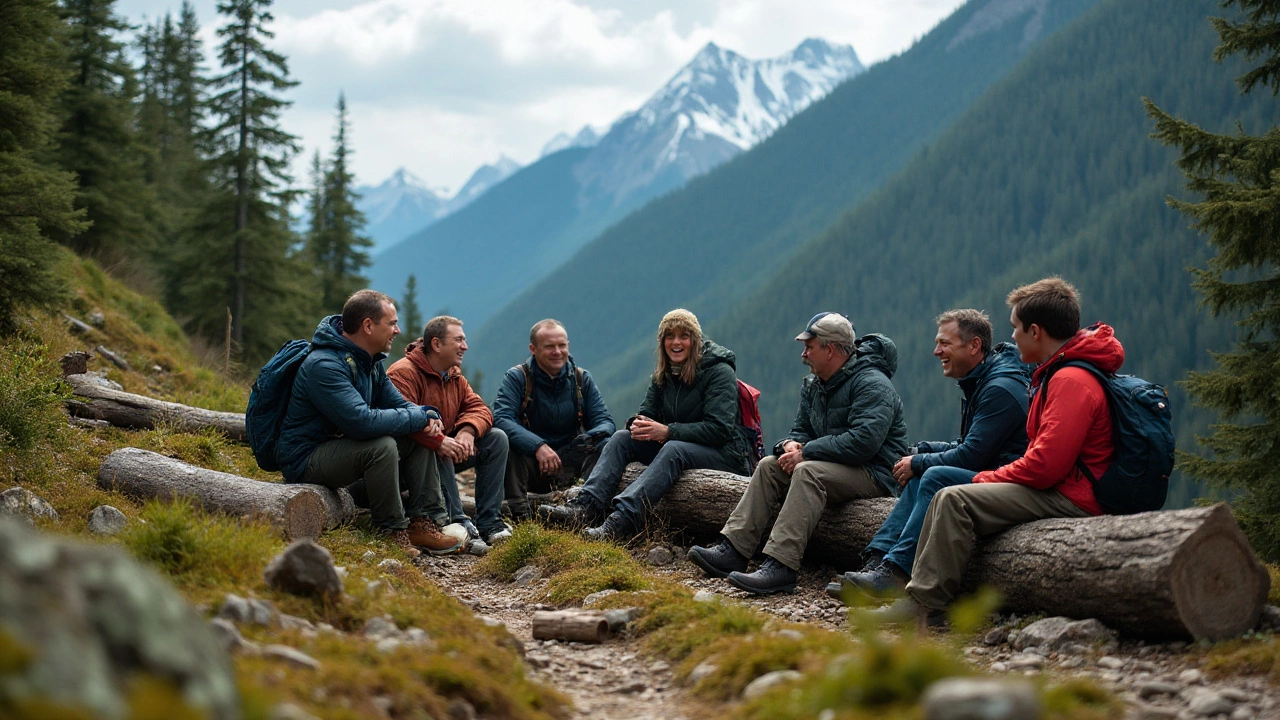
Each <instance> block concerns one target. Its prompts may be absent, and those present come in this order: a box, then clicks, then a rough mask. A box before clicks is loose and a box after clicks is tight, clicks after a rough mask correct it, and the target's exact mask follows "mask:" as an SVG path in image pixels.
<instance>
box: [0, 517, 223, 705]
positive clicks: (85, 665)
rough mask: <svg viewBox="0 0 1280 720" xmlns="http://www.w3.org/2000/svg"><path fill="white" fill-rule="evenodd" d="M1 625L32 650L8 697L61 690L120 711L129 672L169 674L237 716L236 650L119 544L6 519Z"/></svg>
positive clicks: (0, 566)
mask: <svg viewBox="0 0 1280 720" xmlns="http://www.w3.org/2000/svg"><path fill="white" fill-rule="evenodd" d="M0 627H3V628H4V629H5V632H6V633H7V634H8V635H9V636H10V638H11V639H12V642H13V643H14V644H15V645H17V646H18V647H20V648H27V649H29V650H31V651H32V652H33V655H32V658H31V661H30V664H29V665H27V666H26V667H25V668H22V669H16V670H14V671H13V672H8V673H7V674H6V679H5V685H4V688H5V690H4V692H5V695H6V696H7V699H10V701H13V700H17V701H21V700H24V699H37V698H48V699H55V700H56V701H57V702H58V703H61V704H67V705H78V706H81V707H82V708H84V709H85V710H86V711H87V713H88V714H89V715H91V716H93V717H103V718H121V717H125V716H126V715H127V714H128V713H129V706H128V700H127V698H128V694H129V690H130V688H131V683H132V681H133V680H134V679H135V678H136V677H138V676H139V675H142V674H147V675H152V676H155V677H160V678H165V679H167V680H168V681H170V682H171V683H172V684H173V687H174V688H175V689H176V690H177V692H179V693H180V694H181V696H182V697H183V699H184V700H185V701H186V702H187V703H188V704H190V705H191V706H192V707H193V708H196V709H199V710H201V711H202V712H203V714H204V715H206V716H207V717H210V718H215V719H217V720H229V719H230V718H238V717H240V712H241V705H240V698H239V694H238V691H237V689H236V682H235V676H234V673H233V672H232V668H231V662H230V659H229V658H228V657H227V653H226V651H224V650H223V649H222V646H221V644H220V643H219V641H218V638H217V636H216V635H215V634H214V631H213V630H212V629H211V628H210V627H209V624H208V622H206V621H205V619H204V618H202V617H201V616H200V615H199V613H197V612H196V611H195V609H194V608H192V607H191V606H190V605H189V604H187V602H186V600H184V599H183V598H182V596H181V595H180V594H179V593H178V592H177V591H176V590H174V589H173V587H172V586H171V585H170V584H169V583H168V582H167V581H166V580H164V579H163V578H161V577H160V576H159V575H158V574H156V572H155V571H154V570H152V569H150V568H148V567H145V566H143V565H142V564H140V563H138V562H137V561H136V560H134V559H133V558H131V557H129V556H128V555H127V554H126V553H124V552H122V551H120V550H119V549H118V548H114V547H108V546H104V545H84V544H80V543H77V542H74V541H71V540H68V539H66V538H59V537H55V536H50V535H43V534H41V533H39V532H36V531H34V530H32V529H30V528H29V527H27V526H26V525H25V524H24V523H22V522H18V521H14V520H11V519H6V518H0Z"/></svg>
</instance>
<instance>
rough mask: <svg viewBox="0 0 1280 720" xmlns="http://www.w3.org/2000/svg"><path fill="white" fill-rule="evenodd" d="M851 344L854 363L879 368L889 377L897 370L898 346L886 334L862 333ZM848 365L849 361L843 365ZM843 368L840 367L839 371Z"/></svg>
mask: <svg viewBox="0 0 1280 720" xmlns="http://www.w3.org/2000/svg"><path fill="white" fill-rule="evenodd" d="M853 346H854V354H853V355H854V357H855V358H857V362H856V363H855V365H869V366H870V367H873V368H876V369H878V370H880V371H881V372H883V373H884V374H885V376H887V377H888V378H890V379H892V378H893V374H894V373H896V372H898V346H897V345H895V344H894V343H893V341H892V340H890V339H889V337H888V336H887V335H881V334H880V333H871V334H870V335H863V336H862V337H860V338H858V339H857V340H855V341H854V343H853ZM848 366H849V363H845V367H848ZM843 369H844V368H841V371H843ZM837 372H840V371H837Z"/></svg>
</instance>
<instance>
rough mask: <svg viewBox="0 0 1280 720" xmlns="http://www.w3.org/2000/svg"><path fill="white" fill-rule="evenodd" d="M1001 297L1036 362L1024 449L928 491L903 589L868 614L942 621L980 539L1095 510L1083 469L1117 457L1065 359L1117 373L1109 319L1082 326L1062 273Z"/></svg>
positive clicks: (1104, 417) (1097, 472) (1098, 407)
mask: <svg viewBox="0 0 1280 720" xmlns="http://www.w3.org/2000/svg"><path fill="white" fill-rule="evenodd" d="M1006 302H1007V303H1008V305H1009V308H1010V313H1009V322H1010V324H1011V325H1012V326H1013V341H1014V342H1015V343H1016V344H1017V346H1018V352H1019V353H1020V355H1021V357H1022V361H1023V362H1026V363H1033V364H1035V365H1038V367H1037V368H1036V370H1035V373H1034V374H1033V375H1032V378H1031V404H1030V407H1029V408H1028V410H1027V438H1028V441H1027V451H1026V454H1024V455H1023V456H1022V457H1020V458H1018V459H1017V460H1014V461H1013V462H1011V463H1009V464H1008V465H1005V466H1003V467H1001V468H998V469H995V470H984V471H982V472H973V471H970V470H966V471H964V472H965V473H966V474H968V475H969V476H970V482H969V483H966V484H962V485H956V486H954V487H948V488H943V489H942V490H941V491H939V492H938V494H937V495H935V496H934V498H933V502H932V503H930V504H929V510H928V512H927V513H925V517H924V525H923V527H922V529H921V532H920V543H919V547H918V548H917V549H916V557H915V565H914V567H913V568H912V573H911V581H910V582H908V583H907V586H906V595H905V596H904V597H902V598H900V599H899V600H897V601H896V602H894V603H893V604H892V605H890V606H889V607H887V608H881V609H879V610H876V611H873V613H872V616H873V617H874V618H875V619H878V620H881V621H884V622H905V621H909V620H911V619H915V620H916V621H917V622H918V623H920V624H928V625H941V624H943V623H944V622H945V611H946V609H947V607H948V606H949V605H950V604H951V603H952V601H954V600H955V599H956V597H957V596H958V595H959V593H960V581H961V578H962V576H963V575H964V571H965V568H966V566H967V565H968V564H969V557H970V555H972V553H973V545H974V542H975V541H976V540H977V539H978V538H980V537H986V536H988V535H992V534H994V533H998V532H1000V531H1002V530H1007V529H1008V528H1010V527H1013V526H1015V525H1020V524H1022V523H1028V522H1031V521H1033V520H1041V519H1044V518H1054V517H1072V518H1074V517H1088V516H1091V515H1100V514H1102V507H1101V506H1100V505H1099V504H1098V501H1097V499H1096V498H1095V497H1094V492H1093V486H1092V483H1091V482H1090V481H1089V479H1088V478H1087V477H1086V474H1085V473H1086V471H1087V472H1088V473H1090V474H1092V476H1093V477H1095V478H1099V477H1102V474H1103V472H1105V471H1106V469H1107V467H1108V466H1109V465H1110V464H1111V460H1112V456H1113V454H1114V453H1113V448H1112V440H1111V415H1110V413H1109V412H1108V408H1107V396H1106V394H1105V391H1104V389H1103V387H1102V385H1101V383H1100V382H1099V381H1098V379H1097V378H1095V377H1094V375H1093V374H1092V373H1091V372H1090V371H1089V370H1087V369H1084V368H1079V367H1071V366H1066V367H1064V366H1063V364H1064V363H1066V362H1069V361H1072V360H1082V361H1086V362H1088V363H1090V364H1092V365H1093V366H1094V367H1096V368H1097V369H1098V370H1101V371H1102V372H1103V373H1108V374H1109V373H1115V372H1116V371H1117V370H1119V369H1120V365H1121V364H1122V363H1123V362H1124V348H1123V347H1121V345H1120V342H1119V341H1118V340H1116V338H1115V336H1114V334H1113V332H1112V329H1111V328H1110V327H1109V326H1107V325H1104V324H1101V323H1099V324H1097V325H1094V326H1092V327H1089V328H1085V329H1083V330H1081V329H1080V295H1079V293H1077V292H1076V289H1075V288H1074V287H1072V286H1071V285H1070V284H1069V283H1067V282H1066V281H1064V280H1062V279H1060V278H1057V277H1050V278H1046V279H1044V280H1040V281H1038V282H1034V283H1032V284H1030V285H1024V286H1023V287H1020V288H1018V289H1016V290H1014V291H1013V292H1011V293H1009V297H1008V298H1007V300H1006ZM1051 377H1052V382H1050V378H1051ZM957 472H960V471H957Z"/></svg>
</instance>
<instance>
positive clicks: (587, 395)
mask: <svg viewBox="0 0 1280 720" xmlns="http://www.w3.org/2000/svg"><path fill="white" fill-rule="evenodd" d="M582 427H583V432H584V433H585V434H587V435H591V436H594V437H601V436H603V437H609V436H611V435H613V431H614V430H617V429H618V426H617V425H615V424H614V422H613V416H612V415H610V414H609V408H608V407H607V406H605V404H604V397H602V396H601V395H600V389H599V388H597V387H596V382H595V380H594V379H592V377H591V373H590V372H588V371H586V370H583V371H582Z"/></svg>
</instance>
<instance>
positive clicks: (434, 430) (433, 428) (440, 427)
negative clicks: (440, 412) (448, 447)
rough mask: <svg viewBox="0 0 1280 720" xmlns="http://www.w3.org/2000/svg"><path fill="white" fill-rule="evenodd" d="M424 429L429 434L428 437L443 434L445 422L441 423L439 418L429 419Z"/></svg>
mask: <svg viewBox="0 0 1280 720" xmlns="http://www.w3.org/2000/svg"><path fill="white" fill-rule="evenodd" d="M422 431H423V432H425V433H426V434H427V437H435V436H437V435H443V434H444V424H443V423H441V422H440V421H439V420H428V421H427V426H426V427H424V428H422Z"/></svg>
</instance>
